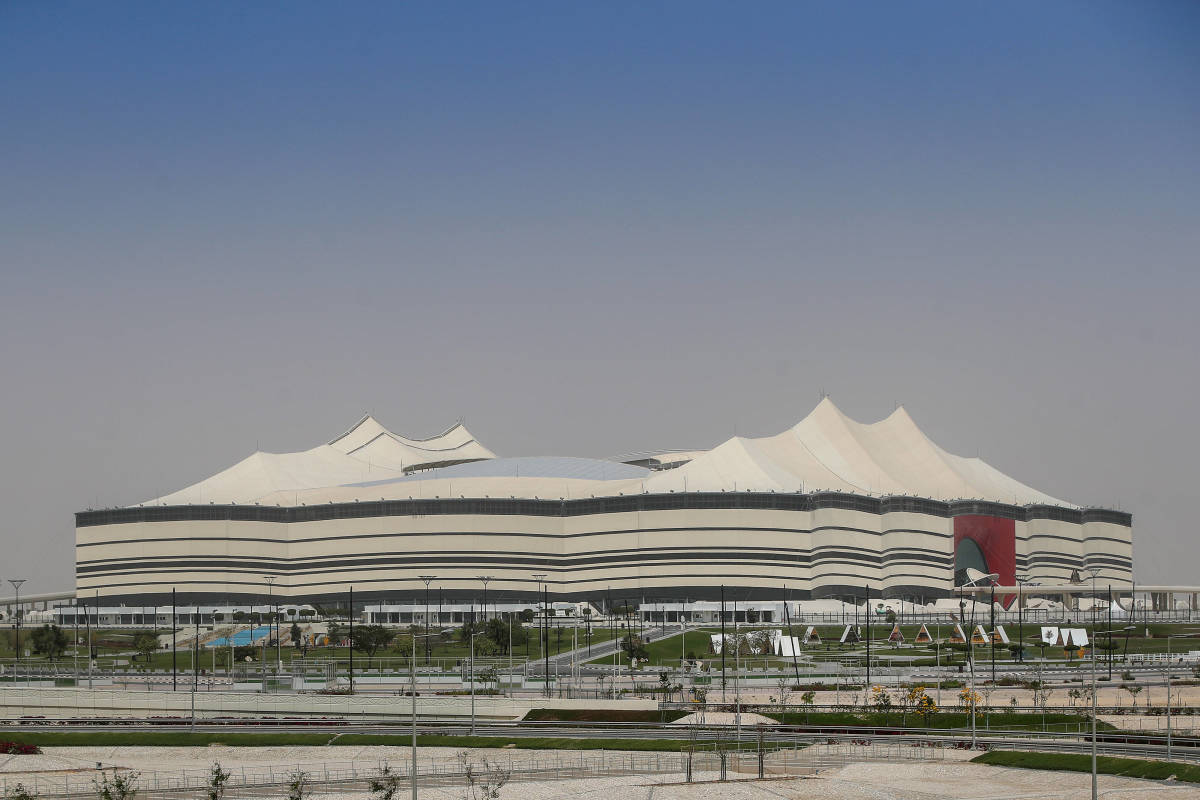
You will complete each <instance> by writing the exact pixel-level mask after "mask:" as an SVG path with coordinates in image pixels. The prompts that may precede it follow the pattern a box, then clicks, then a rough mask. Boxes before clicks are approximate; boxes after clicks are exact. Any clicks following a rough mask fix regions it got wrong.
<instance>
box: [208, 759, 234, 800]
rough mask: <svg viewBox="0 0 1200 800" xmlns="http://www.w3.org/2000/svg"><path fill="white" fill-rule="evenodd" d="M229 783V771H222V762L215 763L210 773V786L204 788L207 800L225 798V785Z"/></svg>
mask: <svg viewBox="0 0 1200 800" xmlns="http://www.w3.org/2000/svg"><path fill="white" fill-rule="evenodd" d="M228 782H229V770H226V769H221V762H220V761H214V762H213V765H212V769H211V770H209V772H208V785H207V786H206V787H205V788H204V797H205V798H206V800H221V798H222V797H224V796H225V784H226V783H228Z"/></svg>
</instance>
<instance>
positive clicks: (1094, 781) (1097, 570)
mask: <svg viewBox="0 0 1200 800" xmlns="http://www.w3.org/2000/svg"><path fill="white" fill-rule="evenodd" d="M1084 571H1085V572H1087V573H1088V574H1089V575H1091V576H1092V652H1091V656H1092V658H1091V661H1092V800H1096V798H1097V788H1096V784H1097V777H1096V576H1097V575H1099V574H1100V568H1099V567H1086V568H1085V569H1084ZM1167 685H1168V686H1170V681H1168V682H1167Z"/></svg>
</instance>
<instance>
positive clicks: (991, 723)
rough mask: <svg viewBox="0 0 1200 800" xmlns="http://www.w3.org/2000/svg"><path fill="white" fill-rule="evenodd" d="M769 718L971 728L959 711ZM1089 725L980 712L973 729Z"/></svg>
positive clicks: (1079, 719) (1070, 717) (1057, 717)
mask: <svg viewBox="0 0 1200 800" xmlns="http://www.w3.org/2000/svg"><path fill="white" fill-rule="evenodd" d="M767 714H768V716H770V717H771V718H772V719H777V720H779V722H780V723H783V724H785V725H810V726H811V725H829V726H841V725H878V726H880V727H904V728H912V729H914V730H946V729H967V728H970V727H971V717H970V715H969V714H967V713H965V712H958V711H939V712H937V713H936V714H931V715H930V716H929V721H928V722H925V721H924V720H922V719H921V718H920V717H919V716H918V715H917V714H915V713H913V712H912V711H908V712H906V713H904V714H901V713H900V712H899V711H888V712H874V711H867V712H859V713H853V712H841V711H828V712H827V711H818V712H813V713H805V712H803V711H795V712H788V713H784V714H771V713H770V712H767ZM1090 724H1091V717H1089V716H1087V715H1086V714H1052V713H1051V714H1046V715H1045V718H1044V719H1043V716H1042V715H1041V714H1030V713H1014V712H1011V711H993V712H990V713H989V712H984V711H982V710H981V711H980V712H979V714H978V716H977V718H976V720H975V727H976V729H977V730H984V729H985V728H995V729H1001V728H1008V729H1017V730H1038V731H1041V730H1046V731H1074V730H1078V729H1079V728H1080V727H1081V726H1084V727H1086V726H1087V725H1090ZM1097 727H1098V728H1099V729H1100V730H1116V727H1115V726H1113V725H1110V724H1108V723H1106V722H1104V721H1100V722H1098V723H1097Z"/></svg>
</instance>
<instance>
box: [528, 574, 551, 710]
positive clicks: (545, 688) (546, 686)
mask: <svg viewBox="0 0 1200 800" xmlns="http://www.w3.org/2000/svg"><path fill="white" fill-rule="evenodd" d="M533 579H534V580H535V581H537V586H538V588H537V593H538V600H541V599H542V581H544V580H546V573H545V572H535V573H533ZM545 622H546V608H545V606H543V607H542V614H541V619H539V620H538V656H539V658H540V657H541V656H542V655H543V653H544V651H545V649H546V642H545V640H544V639H543V638H542V628H543V626H544V625H545ZM527 649H528V648H527ZM526 666H528V665H526ZM542 679H543V680H542V693H543V694H545V695H546V696H547V697H549V696H550V668H549V667H548V666H547V667H546V674H545V675H543V676H542Z"/></svg>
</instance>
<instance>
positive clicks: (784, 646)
mask: <svg viewBox="0 0 1200 800" xmlns="http://www.w3.org/2000/svg"><path fill="white" fill-rule="evenodd" d="M799 653H800V640H799V639H797V638H796V637H795V636H780V637H779V640H778V642H776V650H775V655H777V656H784V657H786V658H791V657H792V656H795V655H799Z"/></svg>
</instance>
